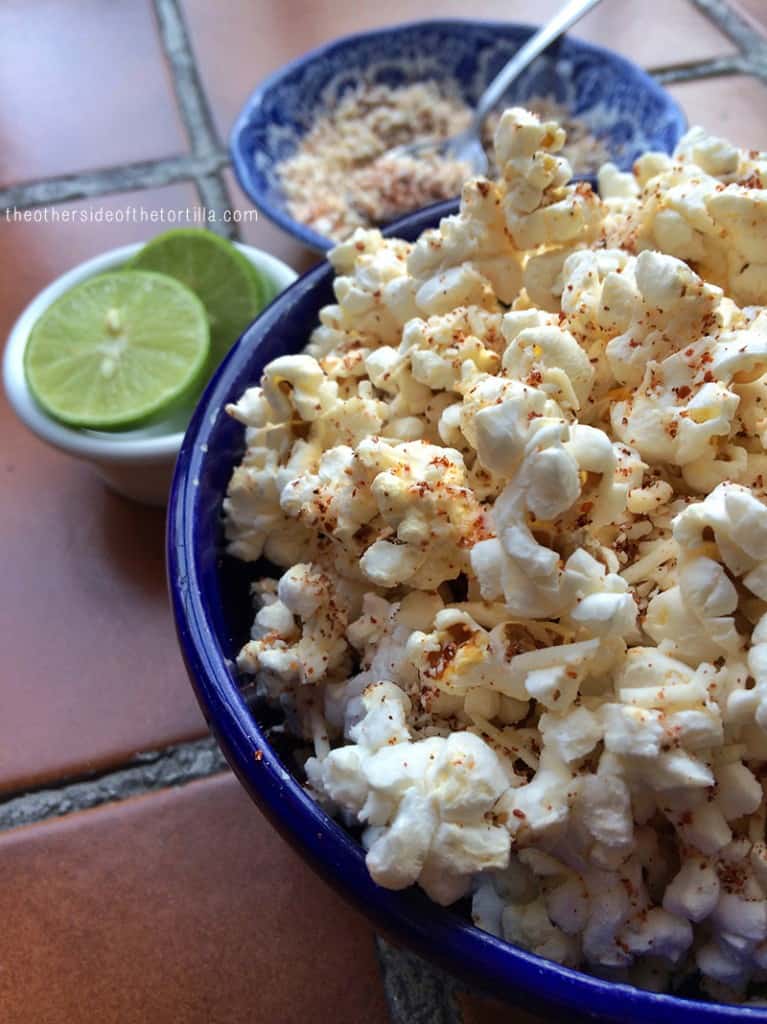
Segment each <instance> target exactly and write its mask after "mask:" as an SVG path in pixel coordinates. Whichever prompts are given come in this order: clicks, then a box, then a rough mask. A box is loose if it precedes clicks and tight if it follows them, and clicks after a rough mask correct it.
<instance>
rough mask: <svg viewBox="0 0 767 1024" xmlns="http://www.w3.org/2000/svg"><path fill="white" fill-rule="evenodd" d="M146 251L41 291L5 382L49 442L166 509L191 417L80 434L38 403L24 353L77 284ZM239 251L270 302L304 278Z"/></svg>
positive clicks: (113, 255) (78, 270)
mask: <svg viewBox="0 0 767 1024" xmlns="http://www.w3.org/2000/svg"><path fill="white" fill-rule="evenodd" d="M141 248H142V243H141V242H139V243H136V244H134V245H124V246H122V247H121V248H119V249H111V250H110V251H109V252H105V253H102V255H101V256H96V257H95V258H94V259H92V260H87V261H86V262H85V263H81V264H80V265H79V266H77V267H75V268H74V269H73V270H70V271H68V272H67V273H66V274H62V276H61V277H59V278H57V279H56V280H55V281H54V282H53V283H52V284H50V285H48V287H47V288H45V289H44V290H43V291H41V292H40V294H39V295H37V296H36V297H35V298H34V299H33V300H32V301H31V302H30V303H29V305H28V306H27V308H26V309H25V310H24V312H23V313H22V314H21V316H20V317H19V319H18V320H17V321H16V323H15V324H14V326H13V329H12V330H11V333H10V335H9V337H8V344H7V345H6V349H5V356H4V358H3V383H4V385H5V391H6V394H7V395H8V399H9V401H10V403H11V405H12V407H13V409H14V411H15V412H16V414H17V415H18V417H19V419H21V420H22V421H23V422H24V423H25V424H26V425H27V427H29V429H30V430H31V431H33V433H35V434H37V436H38V437H40V438H42V440H43V441H46V442H47V443H48V444H50V445H53V446H54V448H59V449H60V450H61V451H63V452H66V453H67V454H68V455H73V456H74V457H75V458H79V459H84V460H85V461H86V462H90V463H92V465H93V466H94V467H95V469H96V471H97V472H98V474H99V476H101V478H102V479H103V480H104V482H105V483H106V484H107V485H108V486H109V487H111V488H112V489H113V490H115V491H117V492H118V493H119V494H123V495H125V497H126V498H132V499H133V500H134V501H140V502H143V503H144V504H147V505H165V504H166V502H167V499H168V491H169V488H170V480H171V476H172V474H173V466H174V465H175V462H176V456H177V455H178V451H179V448H180V447H181V441H182V438H183V436H184V428H185V426H186V422H185V420H186V419H187V418H188V417H185V418H184V420H183V421H179V420H178V419H177V420H176V421H173V420H166V421H160V422H156V423H153V424H152V425H151V426H147V427H143V428H141V429H138V430H122V431H119V432H115V433H107V432H105V431H96V430H80V429H74V428H72V427H66V426H64V424H62V423H58V422H57V421H56V420H54V419H53V418H52V417H51V416H49V415H48V413H46V412H45V411H44V410H43V409H42V408H41V407H40V406H39V405H38V404H37V402H36V401H35V399H34V398H33V397H32V395H31V394H30V391H29V388H28V387H27V381H26V377H25V376H24V348H25V346H26V344H27V339H28V338H29V333H30V331H31V330H32V327H33V325H34V324H35V322H36V321H37V319H38V317H39V316H40V315H41V314H42V312H43V311H44V310H45V309H47V308H48V306H50V305H51V303H52V302H54V301H55V300H56V299H57V298H58V297H59V296H60V295H63V294H64V292H66V291H68V290H69V289H70V288H72V287H74V285H76V284H79V283H80V282H81V281H85V280H86V278H89V277H93V276H94V275H95V274H101V273H103V272H104V271H106V270H113V269H115V268H117V267H120V266H121V265H122V264H124V263H125V262H126V261H127V260H129V259H130V257H131V256H133V254H134V253H136V252H138V250H139V249H141ZM237 248H238V249H239V250H240V252H241V253H242V254H243V255H244V256H245V257H246V258H247V259H249V260H250V262H251V263H252V264H253V266H255V267H257V268H258V270H260V271H261V273H262V274H263V275H264V277H265V278H266V279H267V280H268V281H269V282H270V284H271V286H272V294H271V295H270V296H269V297H270V299H271V298H274V296H275V295H277V294H278V293H279V292H281V291H283V289H285V288H287V287H288V285H289V284H292V283H293V281H295V279H296V277H297V276H298V275H297V274H296V272H295V271H294V270H292V269H291V268H290V267H289V266H288V265H287V264H286V263H283V262H282V261H281V260H278V259H276V258H275V257H274V256H270V255H269V254H268V253H265V252H262V251H261V250H260V249H253V248H251V247H250V246H248V245H240V244H238V245H237Z"/></svg>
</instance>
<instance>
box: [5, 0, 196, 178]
mask: <svg viewBox="0 0 767 1024" xmlns="http://www.w3.org/2000/svg"><path fill="white" fill-rule="evenodd" d="M0 95H2V97H3V104H2V114H1V115H0V186H1V185H7V184H10V183H13V182H19V181H27V180H30V179H35V178H42V177H49V176H52V175H58V174H67V173H72V172H75V171H84V170H90V169H93V168H97V167H106V166H109V165H111V164H117V163H123V162H125V161H134V160H146V159H150V158H152V157H160V156H168V155H169V154H172V153H178V152H181V151H185V150H186V148H187V144H186V140H185V135H184V130H183V127H182V124H181V121H180V120H179V116H178V113H177V111H176V106H175V100H174V97H173V91H172V88H171V83H170V78H169V76H168V72H167V69H166V66H165V62H164V59H163V55H162V51H161V49H160V44H159V41H158V38H157V29H156V26H155V21H154V16H153V13H152V6H151V3H150V2H149V0H114V2H113V3H109V4H104V3H102V2H101V0H70V2H68V3H61V2H60V0H36V2H35V3H29V2H28V0H4V2H3V3H2V5H0Z"/></svg>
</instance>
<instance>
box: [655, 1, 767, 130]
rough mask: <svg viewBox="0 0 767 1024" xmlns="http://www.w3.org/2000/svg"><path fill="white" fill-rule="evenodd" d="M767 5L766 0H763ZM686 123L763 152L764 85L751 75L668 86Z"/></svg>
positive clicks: (765, 126) (766, 101) (766, 120)
mask: <svg viewBox="0 0 767 1024" xmlns="http://www.w3.org/2000/svg"><path fill="white" fill-rule="evenodd" d="M765 3H767V0H765ZM669 90H670V92H672V93H673V94H674V96H675V97H676V98H677V99H678V100H679V102H680V103H681V105H682V107H683V108H684V111H685V113H686V114H687V117H688V120H689V121H690V124H702V125H704V127H706V128H707V129H708V130H709V131H711V132H714V133H716V134H719V135H722V136H724V137H725V138H727V139H729V140H730V141H732V142H734V143H736V144H737V145H739V146H745V147H747V148H748V149H767V116H765V110H767V85H765V84H764V83H763V82H761V81H759V79H758V78H754V77H752V76H751V75H732V76H729V77H727V78H709V79H707V80H705V81H701V82H684V83H680V84H679V85H672V86H669Z"/></svg>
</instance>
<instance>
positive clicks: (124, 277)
mask: <svg viewBox="0 0 767 1024" xmlns="http://www.w3.org/2000/svg"><path fill="white" fill-rule="evenodd" d="M209 350H210V340H209V332H208V322H207V317H206V315H205V309H204V308H203V305H202V303H201V302H200V300H199V299H198V298H197V296H196V295H194V294H193V293H192V292H190V291H189V289H188V288H185V287H184V286H183V285H182V284H179V282H178V281H175V280H174V279H173V278H171V277H164V276H163V275H162V274H151V273H146V272H144V271H133V270H120V271H115V272H114V273H108V274H102V275H100V276H97V277H92V278H90V279H89V280H87V281H84V282H83V283H82V284H80V285H77V286H76V287H75V288H73V289H72V290H71V291H68V292H66V293H65V294H64V295H62V296H61V297H60V298H59V299H57V300H56V301H55V302H54V303H53V304H52V305H51V306H49V307H48V309H47V310H46V311H45V312H44V313H43V315H42V316H41V317H40V319H39V320H38V321H37V323H36V324H35V325H34V327H33V328H32V331H31V333H30V335H29V340H28V342H27V346H26V350H25V353H24V370H25V372H26V376H27V382H28V384H29V388H30V390H31V392H32V394H33V395H34V397H35V398H36V399H37V401H38V402H39V403H40V405H42V406H43V408H44V409H46V411H47V412H49V413H50V414H51V415H52V416H55V417H56V419H59V420H61V421H62V422H63V423H68V424H70V425H71V426H76V427H91V428H93V429H99V430H115V429H119V428H122V427H129V426H135V425H137V424H139V423H141V422H142V421H144V420H147V419H151V418H154V417H156V416H157V415H158V414H159V413H161V412H163V411H164V410H166V409H170V408H171V407H172V406H174V405H175V404H176V402H178V401H180V400H182V399H183V398H184V397H185V396H186V395H189V397H190V398H191V397H192V395H193V393H194V391H195V389H196V388H198V387H199V385H200V384H201V383H202V378H203V373H204V371H205V368H206V365H207V360H208V354H209Z"/></svg>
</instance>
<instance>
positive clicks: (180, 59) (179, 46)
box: [154, 0, 221, 156]
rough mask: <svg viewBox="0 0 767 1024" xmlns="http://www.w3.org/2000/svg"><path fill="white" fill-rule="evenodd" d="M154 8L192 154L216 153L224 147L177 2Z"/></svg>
mask: <svg viewBox="0 0 767 1024" xmlns="http://www.w3.org/2000/svg"><path fill="white" fill-rule="evenodd" d="M154 8H155V13H156V15H157V24H158V27H159V31H160V40H161V42H162V45H163V49H164V50H165V55H166V57H167V59H168V63H169V65H170V70H171V75H172V78H173V87H174V89H175V92H176V99H177V101H178V106H179V110H180V112H181V116H182V119H183V121H184V124H185V125H186V130H187V132H188V134H189V141H190V143H191V145H192V151H193V152H194V153H195V154H196V155H197V156H205V155H207V154H208V153H215V152H217V151H218V150H219V149H220V148H221V144H220V141H219V138H218V132H217V131H216V125H215V122H214V120H213V115H212V114H211V111H210V105H209V104H208V98H207V94H206V92H205V89H204V87H203V84H202V81H201V80H200V73H199V71H198V70H197V63H196V61H195V59H194V53H193V51H192V46H191V43H190V41H189V34H188V32H187V30H186V25H185V23H184V18H183V15H182V14H181V11H180V10H179V6H178V3H177V0H155V2H154Z"/></svg>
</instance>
